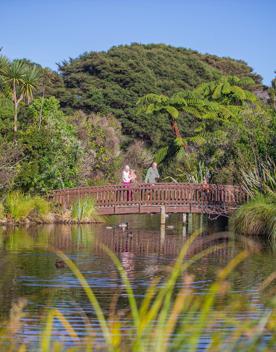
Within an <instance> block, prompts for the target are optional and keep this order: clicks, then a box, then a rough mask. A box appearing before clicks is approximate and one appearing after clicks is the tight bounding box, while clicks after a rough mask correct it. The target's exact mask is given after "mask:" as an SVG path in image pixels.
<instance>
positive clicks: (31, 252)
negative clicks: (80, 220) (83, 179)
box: [0, 215, 276, 349]
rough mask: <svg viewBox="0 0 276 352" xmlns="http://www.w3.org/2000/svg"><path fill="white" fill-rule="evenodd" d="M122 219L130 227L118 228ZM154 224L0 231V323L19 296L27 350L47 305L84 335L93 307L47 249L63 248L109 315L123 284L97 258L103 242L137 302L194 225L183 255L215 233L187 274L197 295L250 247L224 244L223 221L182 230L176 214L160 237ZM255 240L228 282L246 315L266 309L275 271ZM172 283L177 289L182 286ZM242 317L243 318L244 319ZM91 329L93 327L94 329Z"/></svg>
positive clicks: (274, 258)
mask: <svg viewBox="0 0 276 352" xmlns="http://www.w3.org/2000/svg"><path fill="white" fill-rule="evenodd" d="M126 221H127V222H128V229H122V228H120V227H118V226H117V225H118V224H120V223H122V222H126ZM159 221H160V220H159V216H157V215H153V216H151V215H146V216H143V215H137V216H124V217H113V218H109V219H108V222H109V224H108V225H107V224H98V225H82V226H69V225H47V226H30V227H28V228H26V227H22V228H3V227H2V228H0V269H1V276H0V302H1V304H0V319H1V321H2V322H3V321H5V320H6V319H8V317H9V312H10V309H11V306H12V303H13V302H16V301H17V299H18V298H20V297H24V298H26V299H27V301H28V304H27V306H26V308H25V315H24V317H22V324H23V325H22V329H21V330H20V332H19V333H18V336H19V338H20V339H21V340H22V341H25V342H27V343H28V344H30V345H31V346H35V345H36V344H37V341H38V338H39V335H40V332H41V329H42V326H43V324H44V322H43V320H42V319H41V317H42V316H43V313H44V312H45V309H46V308H49V307H56V308H58V309H60V311H61V312H62V313H63V314H64V315H65V317H66V318H67V319H68V321H70V322H71V324H72V325H73V326H74V328H75V330H76V331H77V332H78V334H79V335H80V336H83V335H85V334H86V333H87V332H86V330H85V324H84V323H83V318H82V314H81V313H80V309H81V310H82V311H83V312H85V314H87V315H88V316H89V317H90V318H91V317H92V319H93V312H92V309H91V306H90V305H89V303H88V300H87V298H86V296H85V293H84V291H83V289H82V288H81V286H80V283H79V282H78V280H77V279H76V278H75V276H74V275H73V274H72V273H71V271H70V270H69V269H68V268H67V267H62V265H61V267H59V265H57V263H56V258H57V257H56V254H55V253H53V252H52V251H51V250H49V249H51V248H52V247H54V248H57V249H60V250H62V251H63V252H64V253H65V254H67V255H68V256H69V257H70V258H71V259H73V260H74V261H75V262H76V263H77V265H78V267H79V268H80V270H81V272H82V273H83V274H84V275H85V277H86V279H87V281H88V283H89V285H90V286H91V287H92V288H93V290H94V292H95V294H96V295H97V297H98V299H99V301H100V303H101V305H102V307H103V308H104V310H105V312H106V313H108V311H109V308H110V304H111V300H112V297H113V296H114V293H116V292H117V293H118V295H119V296H120V292H121V291H120V289H122V287H121V286H122V283H121V280H120V278H119V276H118V273H117V270H116V269H115V267H114V265H113V263H112V261H111V260H110V258H109V257H108V256H107V255H106V254H105V253H104V252H103V249H102V247H101V243H104V244H105V245H107V246H108V247H109V248H110V249H112V250H113V251H114V252H115V253H116V254H117V255H118V257H119V258H120V260H121V263H122V265H123V267H124V269H125V270H126V272H127V274H128V277H129V279H130V281H131V283H132V285H133V288H134V292H135V295H136V296H137V297H138V298H139V297H141V298H142V297H143V295H144V293H145V290H146V289H147V287H148V285H149V283H150V282H151V280H152V278H153V277H156V276H161V277H163V276H165V275H166V273H167V267H168V265H171V264H173V262H174V260H175V258H176V256H177V255H178V253H179V251H180V249H181V247H182V245H183V243H185V241H186V240H187V238H189V236H190V234H191V233H192V232H193V231H195V230H196V229H198V228H199V227H200V226H203V228H204V231H203V233H202V235H200V236H199V237H198V238H197V240H196V242H195V244H194V246H193V247H192V248H191V249H190V253H189V255H191V256H192V255H193V254H195V253H197V252H198V251H200V250H202V249H203V248H206V246H207V244H206V239H208V238H211V237H210V235H211V234H214V233H220V235H221V236H220V237H221V238H220V239H213V241H212V245H214V251H213V252H212V253H211V254H209V255H208V256H206V257H204V258H202V259H201V260H199V261H198V262H197V263H196V264H194V265H193V266H192V268H191V270H190V272H191V273H192V274H193V283H192V287H193V289H194V292H195V294H204V292H206V290H207V288H208V286H209V285H210V283H211V282H212V281H213V280H214V278H215V275H216V273H217V271H218V269H219V268H222V267H223V266H225V265H226V264H227V262H228V261H229V260H230V259H231V258H233V256H234V255H235V254H236V253H238V252H239V251H240V250H241V249H242V248H243V247H244V246H248V243H247V241H242V240H240V238H239V237H238V236H236V237H234V240H233V239H232V241H233V244H234V245H233V246H231V247H229V246H227V244H228V242H229V238H230V237H231V238H233V236H232V235H231V234H229V233H228V232H227V231H226V230H227V227H226V225H227V223H226V221H218V220H217V221H209V220H208V219H206V218H202V217H200V216H193V217H192V218H190V220H189V224H188V227H186V226H184V227H183V225H182V222H181V216H180V215H172V216H170V217H169V218H168V219H167V224H166V228H165V229H162V230H161V231H160V225H159ZM254 241H255V242H256V245H257V246H258V247H259V248H260V251H259V252H257V253H255V254H253V255H251V256H250V258H249V259H248V260H246V262H245V263H242V264H241V265H240V266H239V267H238V270H236V271H235V273H233V275H231V278H230V281H231V284H232V290H233V292H234V293H235V292H237V293H243V294H244V295H245V296H246V297H247V299H248V300H249V301H251V302H253V303H254V306H255V309H254V311H252V316H256V315H258V314H259V313H261V312H262V311H263V310H264V309H265V308H264V300H265V297H264V296H263V295H262V294H261V293H260V291H259V290H258V287H259V285H260V284H261V283H262V281H263V280H264V279H265V278H266V277H267V276H268V275H269V274H271V273H272V272H273V270H275V267H276V251H275V250H273V248H272V246H271V243H268V242H265V241H262V242H260V240H256V239H255V240H254ZM218 244H219V245H218ZM221 244H225V246H224V247H222V246H221ZM216 246H217V249H216ZM178 285H180V286H181V282H180V283H179V284H178ZM118 304H119V306H120V308H121V309H122V311H123V310H124V309H127V307H128V303H127V300H126V298H125V297H124V295H121V296H120V299H119V303H118ZM249 313H250V312H249ZM240 314H241V319H242V314H243V313H242V312H241V313H240ZM246 314H248V312H247V313H246ZM94 328H95V329H97V326H94ZM54 335H55V336H56V338H58V339H62V340H63V341H64V342H65V344H69V345H70V344H71V340H70V337H69V336H67V335H66V334H65V331H64V329H63V327H62V325H61V324H58V323H57V322H56V324H55V331H54ZM203 349H204V346H203Z"/></svg>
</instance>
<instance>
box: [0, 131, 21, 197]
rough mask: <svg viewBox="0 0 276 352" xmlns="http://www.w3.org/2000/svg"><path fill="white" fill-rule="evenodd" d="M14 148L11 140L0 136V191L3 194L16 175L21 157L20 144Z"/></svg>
mask: <svg viewBox="0 0 276 352" xmlns="http://www.w3.org/2000/svg"><path fill="white" fill-rule="evenodd" d="M17 147H18V148H15V146H14V143H13V142H9V141H7V140H5V139H1V137H0V191H1V193H2V194H5V193H6V192H7V191H9V190H10V189H11V188H12V187H13V185H14V182H15V179H16V176H17V175H18V165H19V163H20V160H21V158H22V151H21V150H20V149H21V148H20V144H17Z"/></svg>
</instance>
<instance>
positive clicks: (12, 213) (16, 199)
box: [5, 191, 50, 221]
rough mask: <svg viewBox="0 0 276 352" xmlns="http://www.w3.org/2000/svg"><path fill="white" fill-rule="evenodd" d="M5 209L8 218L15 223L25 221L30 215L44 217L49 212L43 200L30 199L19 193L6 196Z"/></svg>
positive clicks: (47, 205)
mask: <svg viewBox="0 0 276 352" xmlns="http://www.w3.org/2000/svg"><path fill="white" fill-rule="evenodd" d="M5 208H6V211H7V214H8V216H9V217H11V218H12V219H14V220H15V221H21V220H25V219H26V218H27V217H28V216H30V215H31V214H33V215H37V216H41V215H46V214H47V213H49V211H50V205H49V203H48V202H47V201H46V200H44V199H43V198H41V197H39V196H36V197H31V196H29V195H25V194H23V193H21V192H19V191H15V192H11V193H9V194H8V195H7V197H6V200H5Z"/></svg>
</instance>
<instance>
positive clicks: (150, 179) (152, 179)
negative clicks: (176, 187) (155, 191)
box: [145, 162, 160, 183]
mask: <svg viewBox="0 0 276 352" xmlns="http://www.w3.org/2000/svg"><path fill="white" fill-rule="evenodd" d="M159 178H160V176H159V172H158V169H157V163H155V162H153V163H152V165H151V167H150V168H149V169H148V171H147V174H146V178H145V183H156V182H157V180H158V179H159Z"/></svg>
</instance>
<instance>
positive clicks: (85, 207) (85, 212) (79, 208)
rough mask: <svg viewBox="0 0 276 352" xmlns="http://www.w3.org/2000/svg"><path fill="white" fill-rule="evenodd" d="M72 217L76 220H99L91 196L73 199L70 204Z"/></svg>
mask: <svg viewBox="0 0 276 352" xmlns="http://www.w3.org/2000/svg"><path fill="white" fill-rule="evenodd" d="M72 219H73V220H74V221H77V222H81V221H91V220H94V221H97V220H99V215H98V213H97V210H96V208H95V203H94V200H93V199H92V198H81V199H78V200H77V201H75V202H74V203H73V205H72Z"/></svg>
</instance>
